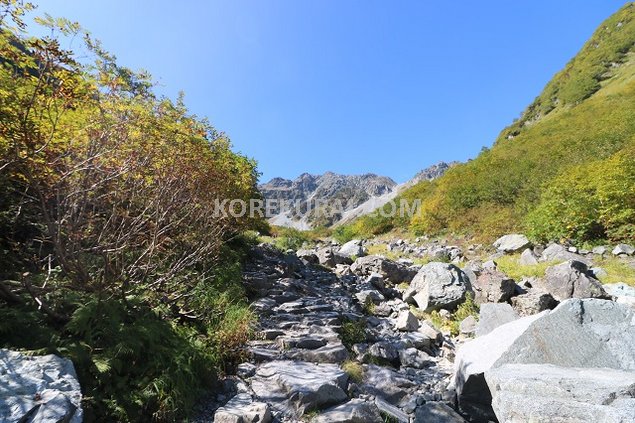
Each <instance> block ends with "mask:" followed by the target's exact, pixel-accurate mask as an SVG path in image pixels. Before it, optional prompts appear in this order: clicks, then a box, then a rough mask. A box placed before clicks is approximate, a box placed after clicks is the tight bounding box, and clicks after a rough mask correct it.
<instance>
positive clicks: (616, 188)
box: [527, 147, 635, 242]
mask: <svg viewBox="0 0 635 423" xmlns="http://www.w3.org/2000/svg"><path fill="white" fill-rule="evenodd" d="M633 157H635V147H631V148H628V149H625V150H624V151H621V152H619V153H617V154H615V155H613V156H611V157H609V158H607V159H604V160H601V161H596V162H592V163H589V164H585V165H581V166H576V167H574V168H570V169H568V170H567V171H566V172H564V173H563V174H561V175H560V176H558V177H557V178H555V179H554V180H553V181H552V182H551V183H550V184H549V185H548V187H547V188H546V190H545V192H544V193H543V195H542V197H541V199H540V202H539V204H538V206H537V207H536V208H535V209H534V210H532V212H531V213H529V215H528V216H527V227H528V232H529V234H530V235H532V236H533V237H534V238H535V239H538V240H541V241H551V240H559V239H562V238H565V239H571V240H575V241H578V242H581V241H587V240H593V239H602V238H605V237H609V238H610V239H612V240H616V241H618V240H628V239H632V238H633V237H635V160H633Z"/></svg>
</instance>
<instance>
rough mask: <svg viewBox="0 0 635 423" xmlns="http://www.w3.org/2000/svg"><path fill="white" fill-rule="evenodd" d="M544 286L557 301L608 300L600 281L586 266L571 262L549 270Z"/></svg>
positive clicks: (546, 273)
mask: <svg viewBox="0 0 635 423" xmlns="http://www.w3.org/2000/svg"><path fill="white" fill-rule="evenodd" d="M542 286H543V287H544V288H545V289H546V290H547V291H548V292H549V293H550V294H551V295H552V296H553V298H555V299H556V301H563V300H566V299H568V298H608V294H607V293H606V291H604V288H602V284H601V283H600V281H598V280H597V279H595V277H594V276H593V274H592V272H590V271H589V269H588V267H587V265H586V264H584V263H582V262H580V261H575V260H569V261H566V262H564V263H560V264H558V265H556V266H551V267H549V268H547V271H546V272H545V276H544V278H543V279H542Z"/></svg>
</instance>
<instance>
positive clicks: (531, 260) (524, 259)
mask: <svg viewBox="0 0 635 423" xmlns="http://www.w3.org/2000/svg"><path fill="white" fill-rule="evenodd" d="M519 263H520V264H521V265H522V266H534V265H536V264H538V258H537V257H536V255H535V254H534V252H533V251H532V250H531V248H526V249H525V250H524V251H523V252H522V254H521V255H520V259H519Z"/></svg>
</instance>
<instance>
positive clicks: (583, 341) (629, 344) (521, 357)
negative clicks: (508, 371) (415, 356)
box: [454, 299, 635, 419]
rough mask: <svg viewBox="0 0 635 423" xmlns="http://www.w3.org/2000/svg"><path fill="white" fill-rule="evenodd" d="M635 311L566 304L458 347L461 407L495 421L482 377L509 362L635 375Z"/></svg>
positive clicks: (592, 302) (595, 302) (605, 304)
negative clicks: (592, 368)
mask: <svg viewBox="0 0 635 423" xmlns="http://www.w3.org/2000/svg"><path fill="white" fill-rule="evenodd" d="M634 318H635V310H633V309H631V308H629V307H627V306H624V305H621V304H617V303H615V302H612V301H607V300H601V299H570V300H567V301H565V302H563V303H562V304H560V305H559V306H558V307H556V308H555V309H554V310H553V311H543V312H542V313H539V314H536V315H533V316H527V317H523V318H520V319H517V320H514V321H512V322H510V323H507V324H504V325H502V326H499V327H498V328H496V329H494V330H493V331H492V332H490V333H489V334H487V335H485V336H481V337H478V338H476V339H474V340H472V341H470V342H467V343H465V344H464V345H462V346H461V347H460V348H459V350H458V351H457V354H456V360H455V378H454V383H455V387H456V390H457V395H458V399H459V403H460V405H461V408H462V409H463V410H465V411H466V412H468V413H469V414H470V415H473V416H477V417H478V419H491V418H493V411H492V409H491V394H490V392H489V389H488V387H487V385H486V383H485V379H484V373H485V372H486V371H488V370H490V369H495V368H498V367H500V366H502V365H504V364H508V363H523V364H553V365H557V366H563V367H606V368H612V369H623V370H635V325H633V323H632V322H633V319H634Z"/></svg>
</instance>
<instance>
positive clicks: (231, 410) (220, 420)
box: [214, 393, 273, 423]
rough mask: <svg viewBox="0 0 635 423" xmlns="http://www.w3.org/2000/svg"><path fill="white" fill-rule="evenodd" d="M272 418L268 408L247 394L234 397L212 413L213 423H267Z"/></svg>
mask: <svg viewBox="0 0 635 423" xmlns="http://www.w3.org/2000/svg"><path fill="white" fill-rule="evenodd" d="M272 418H273V416H272V415H271V410H269V406H268V405H267V404H266V403H264V402H258V401H254V400H253V399H252V398H251V395H249V394H247V393H243V394H238V395H236V396H235V397H234V398H232V399H231V400H230V401H229V402H228V403H227V404H225V405H224V406H223V407H221V408H219V409H218V410H216V413H214V423H248V422H258V423H269V422H270V421H271V420H272Z"/></svg>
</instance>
